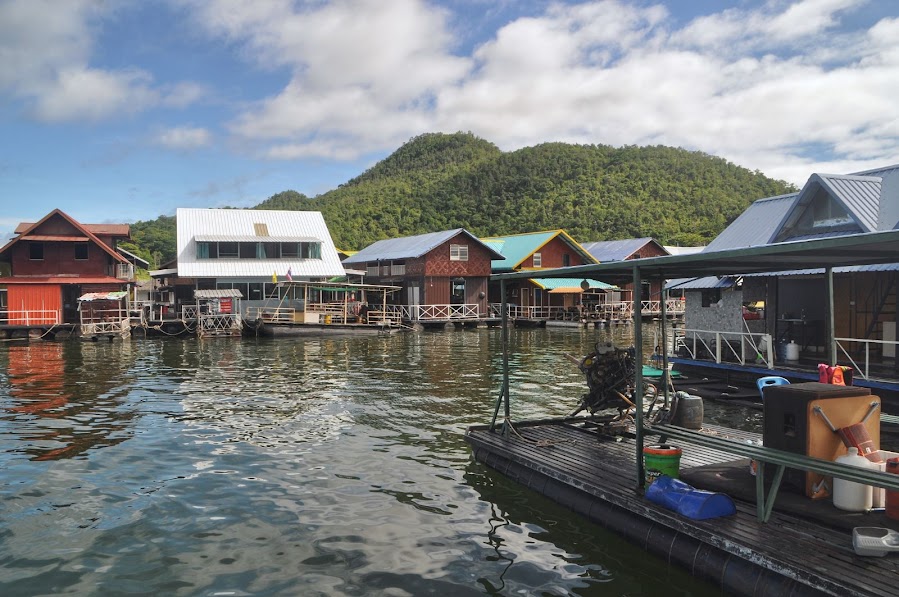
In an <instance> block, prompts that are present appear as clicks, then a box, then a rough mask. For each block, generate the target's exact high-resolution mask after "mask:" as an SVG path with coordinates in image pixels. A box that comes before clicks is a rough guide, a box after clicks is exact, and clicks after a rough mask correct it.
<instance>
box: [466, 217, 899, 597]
mask: <svg viewBox="0 0 899 597" xmlns="http://www.w3.org/2000/svg"><path fill="white" fill-rule="evenodd" d="M897 254H899V230H890V231H886V232H872V233H866V234H850V235H840V236H832V237H827V238H818V239H810V240H804V241H799V242H782V243H772V244H768V245H762V246H757V247H748V248H742V249H730V250H721V251H714V252H704V253H698V254H693V255H682V256H665V257H649V258H642V259H637V260H633V261H631V262H627V263H625V262H610V263H603V264H599V265H589V266H580V267H573V268H565V269H560V270H554V271H549V272H546V273H545V276H546V277H565V278H569V277H572V276H575V277H579V276H584V277H588V276H589V277H597V278H606V277H609V276H615V275H631V276H632V282H633V284H634V289H635V294H636V296H635V301H634V305H635V313H634V318H635V320H636V321H639V320H640V317H641V312H640V306H641V304H642V301H641V296H640V290H641V288H642V280H643V279H652V278H655V279H657V280H665V279H674V278H684V277H688V276H689V277H704V276H727V275H729V274H731V273H735V272H739V273H741V274H742V275H743V276H744V280H745V279H746V278H748V277H749V276H751V275H755V274H767V273H770V272H778V271H782V270H784V269H785V268H791V269H795V270H810V269H823V270H824V271H825V272H828V274H827V275H826V276H825V284H824V288H823V291H822V292H821V294H820V296H819V297H818V298H819V300H820V301H821V302H822V303H823V304H825V305H827V308H826V311H827V315H826V316H825V319H826V320H830V321H833V320H834V319H835V317H836V310H835V308H834V305H835V304H836V288H835V286H836V285H835V284H834V276H833V275H830V273H831V272H832V270H836V269H838V268H840V269H841V268H844V267H864V268H872V269H878V268H880V267H888V266H889V265H890V264H891V263H892V260H893V259H894V258H895V257H894V256H895V255H897ZM526 275H527V273H525V272H511V273H508V274H500V275H498V276H497V277H496V279H497V280H498V281H500V282H505V283H510V282H513V281H515V280H521V279H522V278H524V277H525V276H526ZM506 324H507V322H506V320H505V319H504V322H503V325H504V328H503V332H504V333H503V335H502V342H503V346H502V361H501V370H500V366H498V367H497V369H498V371H497V372H498V373H500V372H501V377H502V381H501V387H500V391H499V397H498V399H497V400H496V403H495V406H494V408H493V409H492V412H493V418H492V420H491V421H490V422H489V423H487V424H484V425H475V426H472V427H469V429H468V430H467V432H466V436H465V437H466V441H467V442H468V443H469V444H470V445H471V448H472V454H473V457H474V459H475V460H476V461H478V462H480V463H483V464H484V465H486V466H488V467H491V468H493V469H494V470H495V471H497V473H499V474H503V475H506V476H508V477H509V478H510V479H512V480H514V481H516V482H518V483H521V484H523V485H525V486H526V487H528V488H530V489H533V490H534V491H536V492H538V493H540V494H543V495H544V496H546V497H547V498H549V499H552V500H554V501H556V502H558V503H560V504H562V505H564V506H566V507H568V508H570V509H572V510H573V511H575V512H577V513H578V514H581V515H583V516H585V517H587V518H589V519H591V520H593V521H595V522H596V523H598V524H601V525H603V526H605V527H607V528H608V529H610V530H613V531H614V532H617V533H619V534H621V535H623V536H624V537H626V538H627V539H629V540H630V541H631V542H633V543H635V544H636V545H638V546H639V547H641V548H642V549H645V550H646V551H648V552H650V553H653V554H655V555H657V556H659V557H661V558H664V559H665V561H666V562H668V563H670V564H673V565H677V566H681V567H684V568H686V569H687V570H688V571H689V572H690V573H691V574H693V575H694V576H696V577H698V578H701V579H705V580H707V581H708V582H709V583H710V584H712V585H713V586H715V587H717V588H718V589H719V590H720V591H721V592H722V593H723V594H727V595H746V596H751V595H821V594H824V595H884V596H886V595H899V587H897V585H896V583H895V582H892V579H893V577H894V576H895V572H896V563H895V560H892V559H891V558H890V557H870V556H884V555H887V552H888V551H890V550H892V549H893V547H892V545H894V543H893V538H895V537H896V535H897V534H899V522H897V520H895V519H894V518H890V517H888V516H887V515H886V514H885V513H884V511H883V510H882V509H881V510H870V509H868V510H866V506H867V504H864V503H862V504H861V505H859V506H853V507H852V509H853V510H855V511H851V512H847V511H845V510H841V509H840V508H838V507H836V505H835V504H836V500H834V502H833V503H831V501H830V500H829V499H823V496H822V494H814V495H809V494H808V493H807V491H808V485H807V481H808V479H809V478H818V477H809V475H816V476H817V475H821V476H824V477H831V478H832V485H830V487H832V488H833V489H834V495H835V496H836V493H837V492H836V487H837V483H838V482H845V481H851V482H853V483H858V484H861V485H862V486H867V485H871V486H873V487H875V488H884V489H887V490H892V491H897V490H899V477H897V475H893V474H887V473H885V472H882V469H880V470H877V469H876V468H875V467H873V466H872V467H868V466H865V467H864V468H863V467H859V466H850V465H849V464H845V463H843V462H840V461H836V462H834V461H833V459H834V457H837V458H840V454H844V455H845V454H846V453H847V447H846V445H845V444H846V442H847V440H845V439H842V436H841V433H840V431H843V430H846V429H848V428H849V427H852V426H854V425H863V426H864V425H867V426H868V427H866V429H867V428H871V429H873V430H875V432H874V433H871V437H872V442H874V445H873V449H874V450H875V451H877V450H878V449H880V448H882V449H884V450H896V449H897V447H896V446H895V445H891V444H887V445H885V446H878V445H877V443H876V442H877V441H878V440H879V438H880V434H879V429H880V425H881V423H883V424H889V425H894V424H895V423H896V422H897V420H899V419H897V418H896V417H894V416H890V415H882V414H880V413H879V409H880V408H882V406H883V403H884V400H883V398H882V397H881V396H879V395H875V394H874V393H873V392H869V391H866V389H865V388H856V387H847V386H836V385H831V384H824V383H810V384H795V385H794V386H793V388H791V387H790V385H784V386H779V388H781V389H782V390H784V392H786V391H788V390H785V389H789V391H791V392H793V393H792V394H789V396H788V395H787V394H786V393H784V394H780V395H778V396H777V398H779V399H774V398H775V396H774V395H772V396H771V398H772V399H770V400H769V399H767V397H766V400H765V412H764V420H765V423H764V433H757V432H750V431H741V430H735V429H729V428H727V427H723V426H717V425H710V424H707V423H704V422H703V421H702V415H699V416H698V417H697V420H696V421H693V422H691V424H690V425H687V424H684V423H681V422H678V419H677V413H678V412H684V411H683V410H682V407H683V406H686V405H688V404H690V403H691V402H695V401H693V400H692V398H693V397H692V396H689V395H687V398H688V399H690V400H688V401H687V402H681V400H684V399H683V398H680V397H678V394H680V393H674V392H672V391H671V388H670V387H669V385H670V384H669V383H667V382H666V383H664V384H659V385H660V387H658V388H656V387H655V386H652V387H650V384H648V383H647V381H648V380H646V379H645V378H644V373H643V369H642V367H641V366H640V365H641V364H643V363H644V362H645V355H644V353H643V335H642V331H641V329H642V326H639V325H637V326H634V346H633V347H602V346H599V347H597V350H596V352H595V353H593V354H590V355H587V356H586V357H585V358H584V359H582V360H580V362H579V367H580V368H581V370H582V371H583V372H584V373H585V376H586V377H587V381H588V384H587V385H588V387H589V388H590V390H591V391H590V393H589V394H586V395H582V394H580V393H578V392H576V393H575V394H577V395H575V396H572V400H573V405H575V404H576V403H577V402H580V405H581V406H580V407H579V408H578V410H577V411H575V413H580V414H579V416H575V415H574V414H573V415H571V416H569V417H563V418H558V419H551V420H548V419H543V420H539V421H527V420H513V417H512V412H513V411H512V408H511V403H512V402H513V401H514V400H515V399H516V396H517V395H518V394H519V393H520V391H521V390H520V388H517V387H516V384H515V380H516V379H518V380H519V381H521V380H520V377H519V376H518V375H515V374H513V371H512V368H513V367H514V366H515V365H514V363H515V362H517V361H518V359H515V358H514V355H513V354H512V351H513V350H514V347H513V346H511V345H510V344H509V334H508V333H507V331H508V330H507V328H506ZM662 330H663V336H664V330H665V327H664V326H663V327H662ZM825 335H826V340H825V342H826V344H828V345H829V346H830V354H829V355H828V356H827V357H825V358H827V359H829V361H830V362H833V361H834V359H835V343H836V339H835V338H834V337H833V326H828V329H827V332H826V334H825ZM663 341H664V340H663ZM603 354H605V355H607V356H606V357H602V356H601V355H603ZM561 356H562V355H560V357H561ZM605 359H609V360H608V361H607V360H605ZM597 362H598V363H600V364H601V365H602V364H608V363H613V362H614V363H616V364H617V365H619V366H617V367H609V368H608V369H607V370H606V371H605V372H602V373H601V374H599V372H597V371H596V370H595V369H594V368H593V365H594V364H595V363H597ZM667 365H668V363H667V359H666V358H665V355H664V354H663V362H662V370H663V371H664V370H667ZM622 370H623V371H624V372H625V373H624V374H623V375H622V376H620V377H618V376H611V375H609V372H613V373H614V372H616V371H622ZM595 373H596V374H597V375H598V377H597V378H594V377H591V376H592V375H594V374H595ZM625 378H626V379H627V382H626V383H624V384H620V385H619V384H617V383H614V384H606V383H605V382H607V381H612V382H617V381H618V380H619V379H625ZM800 386H801V387H800ZM621 388H627V389H626V390H624V392H622V391H621ZM562 390H563V389H562V388H560V393H563V392H562ZM625 393H626V394H627V395H625ZM766 393H767V392H766ZM788 398H789V399H788ZM588 399H590V400H593V399H596V403H595V405H594V403H593V402H590V403H589V404H588V406H589V407H590V408H589V411H590V412H589V414H586V412H585V409H584V408H583V407H584V405H585V403H587V401H588ZM822 403H823V405H822ZM594 406H596V408H594ZM653 407H655V410H653ZM813 407H814V408H819V409H821V411H822V412H824V413H825V414H826V416H829V417H830V418H829V419H828V418H826V417H821V416H816V415H814V414H812V413H813ZM688 410H689V407H688ZM616 411H617V412H616ZM838 416H839V417H840V418H839V419H837V417H838ZM696 423H698V424H696ZM833 425H835V426H836V428H832V426H833ZM762 440H763V445H762ZM848 441H849V442H854V441H856V440H853V439H850V440H848ZM819 444H820V445H819ZM672 447H676V450H674V449H672ZM819 447H825V448H827V450H829V451H830V452H831V456H828V457H824V456H822V455H821V454H822V453H823V452H821V451H819ZM853 447H855V446H854V445H853ZM662 452H667V454H666V456H668V457H669V458H673V456H671V455H670V453H671V452H674V453H676V454H677V460H668V461H666V463H664V464H661V463H659V462H652V461H651V457H652V458H658V457H659V456H658V455H659V454H660V453H662ZM750 458H751V459H754V461H755V462H756V464H757V466H756V467H755V468H752V467H751V462H750ZM668 465H670V466H668ZM662 469H664V470H662ZM751 470H754V471H755V474H754V476H753V473H752V472H751ZM662 473H665V474H664V475H663V476H662ZM677 474H679V475H680V477H681V479H687V480H688V482H689V485H681V484H678V483H675V482H674V481H676V480H675V479H672V478H671V476H672V475H677ZM653 479H655V480H653ZM797 481H798V482H797ZM860 489H862V491H863V492H864V491H866V490H864V489H863V488H860ZM872 493H873V492H872ZM868 495H869V496H870V495H871V494H868ZM816 498H817V499H816ZM860 502H863V500H860ZM891 516H892V514H891ZM866 528H874V529H876V531H877V533H878V534H874V533H873V532H872V533H870V534H868V533H865V534H863V535H862V536H861V540H858V538H859V532H858V531H859V529H862V530H866ZM869 536H870V537H887V536H889V537H890V538H891V540H890V546H889V547H888V543H887V542H886V541H883V540H881V541H880V543H879V547H880V549H879V550H878V549H865V541H864V538H865V537H869Z"/></svg>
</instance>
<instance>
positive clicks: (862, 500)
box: [833, 447, 877, 512]
mask: <svg viewBox="0 0 899 597" xmlns="http://www.w3.org/2000/svg"><path fill="white" fill-rule="evenodd" d="M834 462H837V463H839V464H848V465H849V466H857V467H859V468H868V469H875V468H877V465H876V464H875V463H873V462H871V461H869V460H868V459H867V458H865V457H864V456H861V455H860V454H859V453H858V448H855V447H852V448H849V449H848V453H847V454H846V455H845V456H839V457H837V459H836V460H834ZM871 496H872V488H871V486H870V485H862V484H861V483H855V482H854V481H846V480H845V479H837V478H836V477H834V479H833V505H834V506H836V507H837V508H839V509H841V510H849V511H850V512H865V511H867V510H870V509H871Z"/></svg>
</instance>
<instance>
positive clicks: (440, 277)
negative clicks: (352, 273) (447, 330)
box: [343, 228, 503, 319]
mask: <svg viewBox="0 0 899 597" xmlns="http://www.w3.org/2000/svg"><path fill="white" fill-rule="evenodd" d="M493 259H503V256H502V255H501V254H499V253H497V252H496V251H494V250H493V249H492V248H490V247H489V246H487V245H486V244H484V243H483V242H481V241H480V240H478V238H477V237H475V236H474V235H473V234H471V233H470V232H468V231H467V230H465V229H464V228H457V229H455V230H446V231H443V232H431V233H428V234H419V235H417V236H407V237H403V238H392V239H387V240H381V241H377V242H375V243H373V244H371V245H369V246H368V247H366V248H364V249H363V250H361V251H359V252H358V253H356V254H355V255H352V256H350V257H347V258H346V259H345V260H344V261H343V264H344V267H347V268H355V269H362V268H364V269H365V271H366V275H365V281H366V282H368V283H372V284H389V285H394V286H401V287H402V291H401V292H398V293H396V294H395V295H394V301H395V302H396V304H400V305H406V306H409V307H419V308H418V309H417V310H416V311H417V312H418V313H423V314H426V313H428V312H429V311H433V312H434V313H435V314H436V313H445V312H447V309H443V307H450V306H454V307H457V308H462V307H465V309H466V311H467V313H468V314H474V316H478V315H481V316H483V315H486V314H487V312H488V297H487V280H488V278H489V276H490V262H491V260H493ZM428 307H432V308H436V307H439V308H441V309H428ZM421 318H424V319H429V318H435V317H429V316H427V315H423V316H422V317H415V316H413V317H412V319H421ZM436 318H437V319H443V317H436ZM448 318H449V317H447V319H448Z"/></svg>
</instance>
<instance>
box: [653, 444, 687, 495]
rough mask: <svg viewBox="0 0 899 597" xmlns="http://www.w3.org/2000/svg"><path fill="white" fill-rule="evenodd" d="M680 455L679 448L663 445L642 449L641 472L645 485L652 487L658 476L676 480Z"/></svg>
mask: <svg viewBox="0 0 899 597" xmlns="http://www.w3.org/2000/svg"><path fill="white" fill-rule="evenodd" d="M681 453H682V452H681V449H680V448H676V447H674V446H668V445H664V444H663V445H659V446H646V447H645V448H643V470H644V474H645V477H644V480H645V481H646V485H647V486H649V485H652V483H653V481H655V480H656V479H658V478H659V476H660V475H668V476H669V477H672V478H674V479H676V478H677V475H678V473H679V472H680V457H681Z"/></svg>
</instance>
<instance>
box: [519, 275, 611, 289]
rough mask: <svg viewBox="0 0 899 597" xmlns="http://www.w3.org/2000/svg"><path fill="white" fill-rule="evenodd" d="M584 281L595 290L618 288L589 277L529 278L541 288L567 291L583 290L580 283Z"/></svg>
mask: <svg viewBox="0 0 899 597" xmlns="http://www.w3.org/2000/svg"><path fill="white" fill-rule="evenodd" d="M584 281H586V282H587V283H588V284H589V286H588V288H592V289H595V290H614V289H616V288H618V287H617V286H614V285H612V284H606V283H605V282H600V281H599V280H592V279H590V278H531V282H533V283H534V284H536V285H537V286H539V287H540V288H542V289H543V290H549V291H550V292H551V291H553V290H556V291H559V290H563V289H564V290H566V291H568V292H583V290H584V289H583V287H582V286H581V284H582V283H583V282H584Z"/></svg>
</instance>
